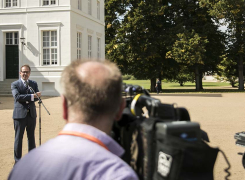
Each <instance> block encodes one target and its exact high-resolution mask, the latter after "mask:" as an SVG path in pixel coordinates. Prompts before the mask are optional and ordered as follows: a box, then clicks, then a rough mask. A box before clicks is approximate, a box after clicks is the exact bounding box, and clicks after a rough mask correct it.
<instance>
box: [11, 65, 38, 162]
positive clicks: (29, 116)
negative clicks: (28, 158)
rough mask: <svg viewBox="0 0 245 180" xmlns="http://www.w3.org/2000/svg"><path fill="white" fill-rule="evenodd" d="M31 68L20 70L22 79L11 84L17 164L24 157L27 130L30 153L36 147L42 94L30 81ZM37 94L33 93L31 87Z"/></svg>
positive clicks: (26, 66)
mask: <svg viewBox="0 0 245 180" xmlns="http://www.w3.org/2000/svg"><path fill="white" fill-rule="evenodd" d="M30 74H31V68H30V66H29V65H23V66H22V67H21V68H20V76H21V78H20V79H19V80H17V81H15V82H13V83H12V84H11V90H12V94H13V97H14V112H13V119H14V130H15V141H14V159H15V163H17V162H18V161H19V160H20V158H21V156H22V140H23V135H24V131H25V129H26V132H27V137H28V151H30V150H32V149H34V148H35V147H36V144H35V127H36V117H37V115H36V106H35V101H37V100H38V99H37V96H38V97H40V96H41V93H40V92H39V90H38V86H37V83H36V82H35V81H32V80H29V76H30ZM29 86H30V87H32V89H33V90H34V91H35V92H36V94H35V93H33V92H32V91H31V90H30V87H29Z"/></svg>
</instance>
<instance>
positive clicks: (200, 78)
mask: <svg viewBox="0 0 245 180" xmlns="http://www.w3.org/2000/svg"><path fill="white" fill-rule="evenodd" d="M199 80H200V81H199V82H200V83H199V88H200V90H202V89H203V86H202V71H199Z"/></svg>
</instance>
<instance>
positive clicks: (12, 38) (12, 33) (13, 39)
mask: <svg viewBox="0 0 245 180" xmlns="http://www.w3.org/2000/svg"><path fill="white" fill-rule="evenodd" d="M7 34H11V35H12V37H11V38H8V39H10V40H11V41H12V43H11V44H9V43H8V41H7ZM15 34H17V38H15ZM15 40H17V43H16V41H15ZM5 45H19V32H17V31H13V32H6V33H5Z"/></svg>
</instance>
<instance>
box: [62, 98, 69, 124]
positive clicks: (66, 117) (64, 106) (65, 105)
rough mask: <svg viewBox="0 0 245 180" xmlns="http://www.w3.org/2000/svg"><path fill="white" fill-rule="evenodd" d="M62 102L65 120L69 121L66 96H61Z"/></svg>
mask: <svg viewBox="0 0 245 180" xmlns="http://www.w3.org/2000/svg"><path fill="white" fill-rule="evenodd" d="M61 100H62V110H63V118H64V119H65V120H68V105H67V100H66V98H65V96H63V95H61Z"/></svg>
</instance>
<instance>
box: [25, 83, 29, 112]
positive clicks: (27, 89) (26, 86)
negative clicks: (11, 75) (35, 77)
mask: <svg viewBox="0 0 245 180" xmlns="http://www.w3.org/2000/svg"><path fill="white" fill-rule="evenodd" d="M24 85H25V88H26V94H28V91H29V88H28V85H27V81H25V83H24ZM27 108H28V109H30V104H29V102H28V103H27Z"/></svg>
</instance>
